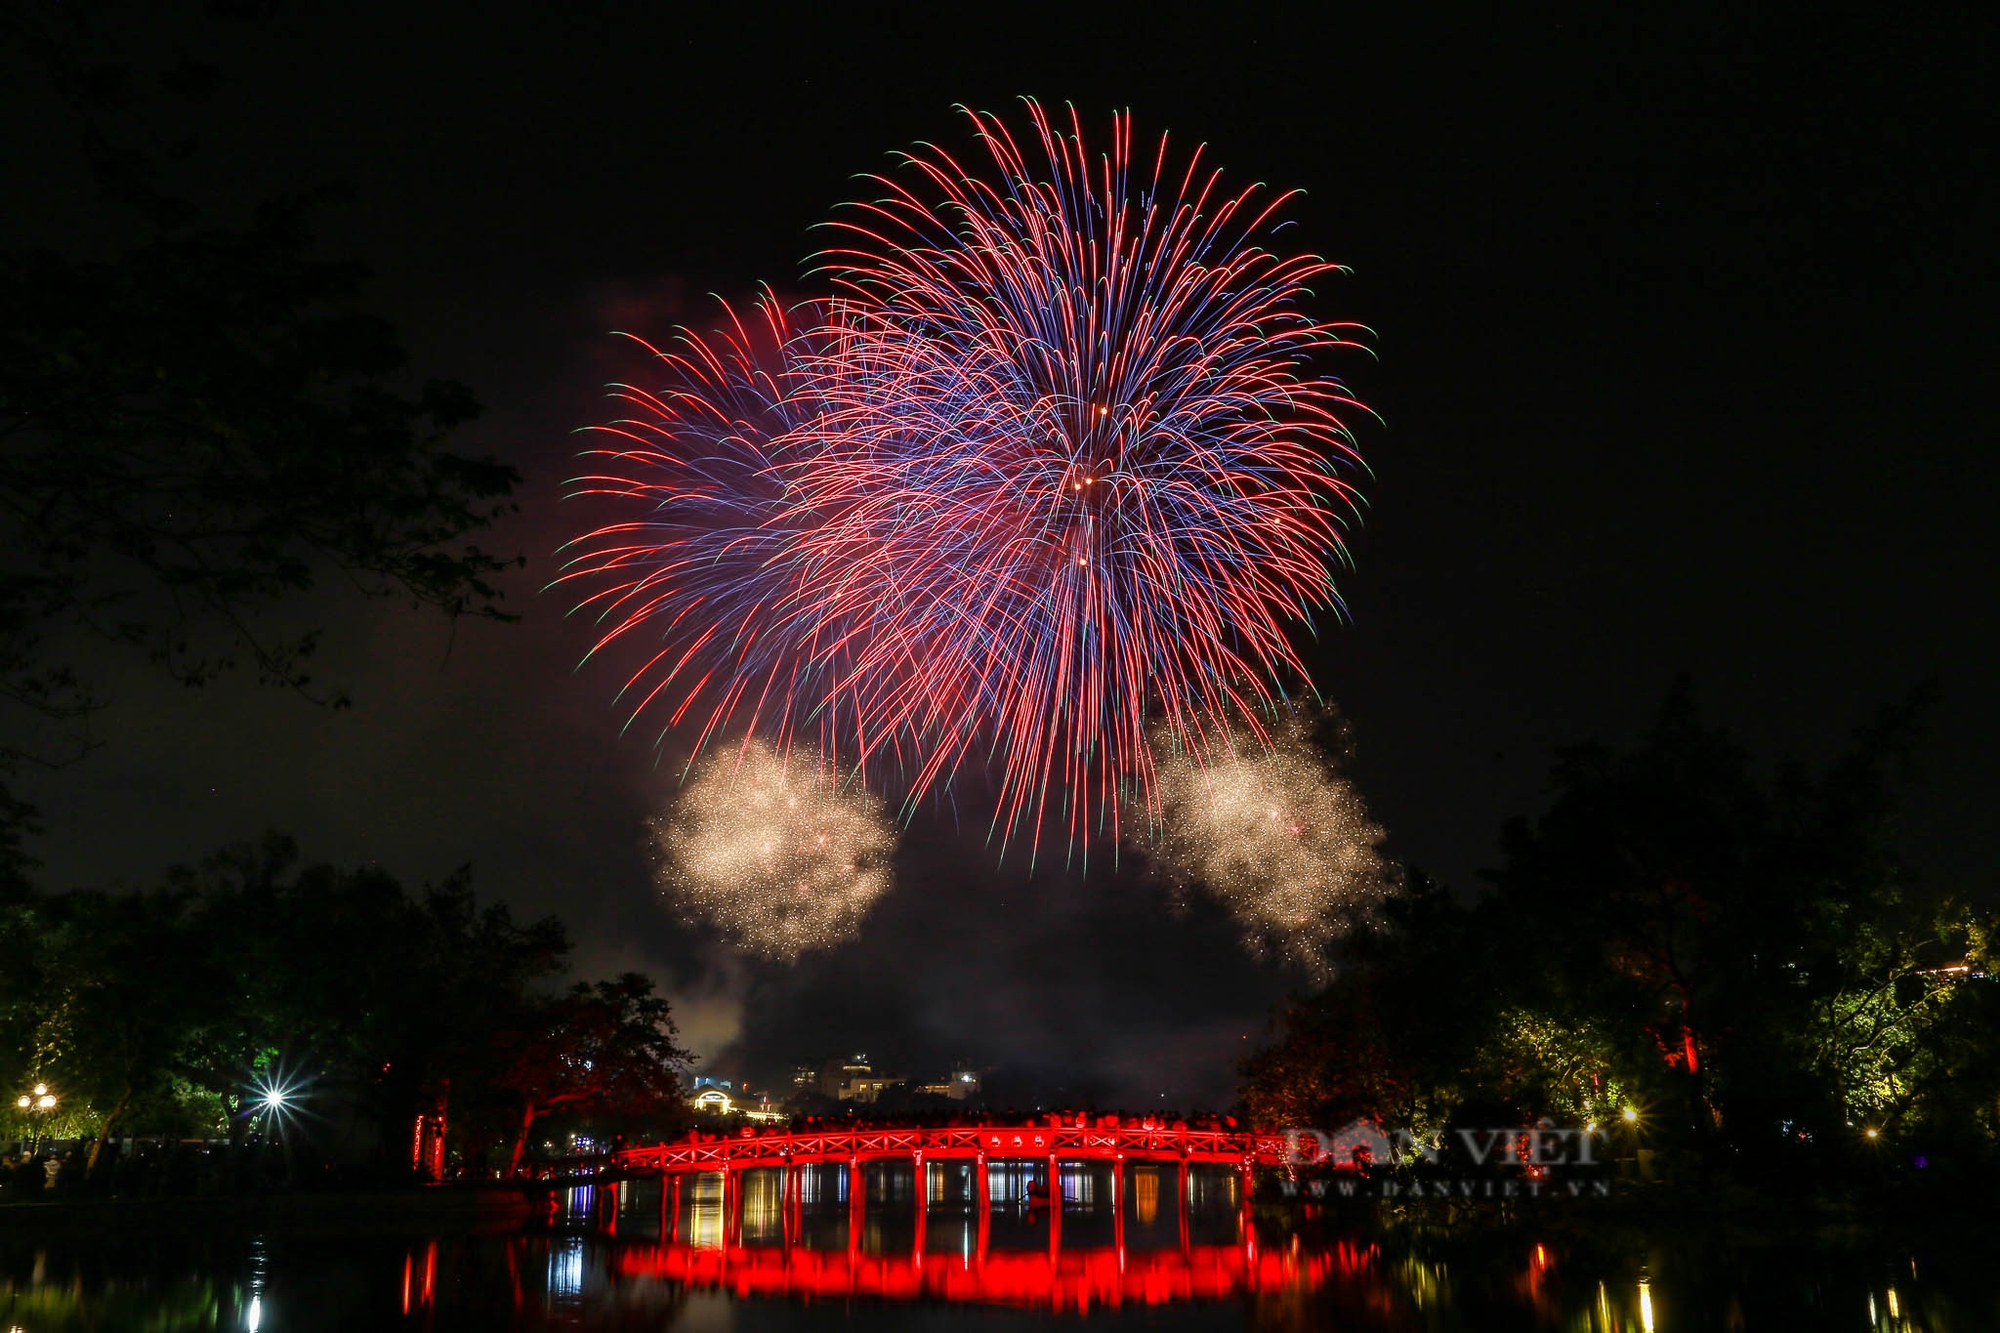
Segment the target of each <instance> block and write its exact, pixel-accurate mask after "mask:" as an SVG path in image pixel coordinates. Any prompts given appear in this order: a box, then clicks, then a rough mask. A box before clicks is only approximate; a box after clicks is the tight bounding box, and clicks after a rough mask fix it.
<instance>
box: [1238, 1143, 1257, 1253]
mask: <svg viewBox="0 0 2000 1333" xmlns="http://www.w3.org/2000/svg"><path fill="white" fill-rule="evenodd" d="M1251 1169H1252V1168H1251V1165H1250V1162H1249V1161H1248V1160H1247V1159H1246V1160H1245V1161H1244V1163H1243V1167H1242V1173H1241V1174H1240V1175H1238V1176H1237V1178H1236V1179H1237V1187H1236V1194H1237V1201H1238V1203H1240V1204H1241V1205H1242V1212H1243V1216H1242V1221H1241V1225H1242V1228H1243V1243H1244V1244H1245V1245H1254V1244H1256V1239H1257V1238H1256V1233H1255V1232H1254V1231H1252V1229H1251V1217H1250V1196H1251V1193H1252V1192H1253V1190H1254V1188H1255V1186H1256V1178H1255V1177H1254V1176H1252V1175H1251Z"/></svg>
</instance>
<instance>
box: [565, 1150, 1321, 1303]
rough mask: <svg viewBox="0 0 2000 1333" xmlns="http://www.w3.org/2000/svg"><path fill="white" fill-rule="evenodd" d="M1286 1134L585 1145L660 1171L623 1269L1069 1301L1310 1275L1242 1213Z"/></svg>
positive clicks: (609, 1207)
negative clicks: (646, 1221) (646, 1228)
mask: <svg viewBox="0 0 2000 1333" xmlns="http://www.w3.org/2000/svg"><path fill="white" fill-rule="evenodd" d="M1058 1120H1060V1121H1062V1122H1066V1123H1051V1122H1052V1121H1058ZM1284 1151H1285V1142H1284V1139H1283V1138H1282V1136H1280V1135H1276V1134H1252V1133H1246V1132H1243V1131H1239V1130H1234V1129H1190V1128H1187V1127H1185V1126H1183V1125H1161V1124H1155V1123H1151V1122H1141V1123H1139V1124H1119V1123H1117V1122H1116V1121H1115V1120H1113V1119H1112V1118H1111V1117H1104V1118H1102V1119H1099V1120H1097V1121H1095V1122H1094V1123H1092V1122H1090V1121H1087V1120H1085V1118H1084V1117H1075V1116H1071V1117H1060V1118H1058V1117H1050V1118H1049V1120H1045V1121H1043V1122H1042V1123H1039V1124H1022V1125H1012V1124H1009V1125H950V1126H938V1127H928V1128H887V1127H873V1126H862V1127H853V1126H827V1127H816V1128H807V1129H801V1130H794V1131H791V1132H787V1133H772V1132H762V1131H757V1130H747V1131H739V1132H738V1133H737V1134H735V1135H731V1136H721V1135H715V1136H708V1137H702V1136H695V1137H692V1138H690V1139H688V1140H686V1141H683V1142H680V1143H670V1144H662V1145H660V1146H657V1147H649V1148H635V1149H630V1150H627V1151H624V1152H620V1153H616V1154H613V1155H612V1156H610V1157H606V1158H602V1159H599V1162H598V1169H597V1171H596V1173H595V1174H594V1176H593V1177H592V1179H594V1181H596V1182H599V1183H605V1184H608V1183H609V1182H611V1181H614V1180H621V1179H622V1180H625V1181H627V1182H631V1181H632V1180H633V1179H634V1178H635V1177H637V1178H643V1177H658V1178H659V1180H660V1192H659V1200H658V1208H659V1232H658V1235H659V1240H660V1244H659V1245H658V1247H657V1248H649V1247H646V1246H644V1245H641V1246H638V1247H633V1248H628V1249H621V1250H620V1251H619V1257H618V1259H617V1260H616V1263H617V1266H618V1267H619V1268H620V1269H621V1270H622V1271H624V1272H626V1273H628V1274H633V1275H638V1274H651V1275H654V1276H659V1277H665V1278H670V1279H673V1280H675V1281H682V1282H691V1283H694V1284H697V1285H704V1286H721V1287H725V1288H729V1289H731V1290H734V1291H736V1292H738V1293H739V1294H744V1295H749V1294H778V1293H787V1294H793V1295H816V1296H836V1295H838V1296H874V1297H881V1298H885V1299H911V1298H919V1297H921V1298H929V1299H942V1300H964V1301H980V1302H997V1303H1003V1304H1016V1305H1018V1304H1028V1305H1040V1306H1054V1307H1056V1308H1060V1309H1083V1308H1088V1307H1089V1306H1091V1305H1093V1304H1116V1303H1118V1302H1119V1301H1121V1300H1126V1301H1139V1302H1155V1301H1169V1300H1189V1299H1202V1298H1207V1297H1216V1296H1224V1295H1229V1294H1231V1293H1240V1292H1246V1291H1274V1290H1284V1289H1290V1288H1294V1287H1298V1286H1301V1285H1304V1286H1317V1285H1319V1283H1320V1282H1321V1281H1322V1280H1323V1279H1324V1275H1325V1274H1324V1269H1325V1262H1326V1261H1325V1260H1324V1259H1323V1258H1312V1257H1308V1258H1300V1257H1299V1256H1297V1255H1294V1254H1290V1253H1277V1252H1268V1251H1266V1252H1260V1250H1259V1248H1258V1245H1257V1237H1256V1231H1255V1228H1254V1227H1253V1226H1252V1223H1251V1218H1250V1196H1251V1183H1252V1173H1253V1171H1254V1170H1255V1169H1256V1168H1257V1167H1259V1166H1278V1165H1281V1164H1282V1163H1283V1161H1284ZM570 1179H571V1180H572V1181H575V1182H576V1183H583V1180H582V1178H581V1177H575V1176H573V1177H570ZM1169 1180H1171V1182H1172V1184H1171V1185H1169V1183H1168V1182H1169ZM649 1193H650V1191H649ZM1051 1199H1053V1201H1054V1206H1053V1207H1051V1206H1050V1200H1051ZM575 1202H576V1203H577V1204H579V1205H581V1208H582V1210H583V1211H584V1212H586V1213H588V1214H594V1215H596V1217H597V1219H598V1222H599V1224H600V1225H603V1226H606V1227H608V1228H612V1229H616V1228H618V1226H619V1216H620V1213H621V1211H622V1212H624V1213H625V1214H626V1215H627V1217H628V1218H629V1217H630V1216H631V1215H632V1214H633V1213H635V1212H636V1213H638V1215H639V1216H643V1215H644V1210H645V1209H647V1208H649V1207H650V1206H651V1200H650V1199H648V1200H647V1201H646V1202H645V1203H643V1204H642V1203H641V1202H640V1201H639V1199H638V1197H636V1191H635V1189H634V1188H633V1187H631V1186H629V1185H628V1186H626V1187H621V1188H616V1189H602V1190H593V1191H591V1192H590V1193H589V1195H580V1196H579V1197H578V1198H577V1199H576V1200H575ZM621 1203H623V1204H624V1205H625V1206H624V1208H623V1209H621V1208H620V1206H619V1205H620V1204H621ZM1107 1213H1108V1214H1109V1217H1108V1218H1107V1217H1106V1214H1107ZM1065 1214H1067V1215H1068V1219H1069V1220H1068V1222H1067V1224H1065ZM1107 1222H1108V1223H1109V1225H1108V1226H1107V1225H1106V1223H1107ZM1065 1232H1067V1233H1068V1234H1067V1235H1066V1234H1065ZM1128 1240H1129V1241H1130V1242H1131V1244H1130V1245H1129V1246H1128ZM1308 1270H1310V1271H1308Z"/></svg>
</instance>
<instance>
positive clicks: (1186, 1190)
mask: <svg viewBox="0 0 2000 1333" xmlns="http://www.w3.org/2000/svg"><path fill="white" fill-rule="evenodd" d="M1174 1192H1175V1193H1176V1194H1177V1195H1178V1196H1179V1197H1180V1206H1179V1209H1178V1211H1179V1213H1180V1221H1181V1249H1182V1250H1183V1251H1185V1250H1186V1249H1187V1248H1188V1213H1189V1212H1190V1211H1192V1210H1193V1208H1194V1168H1193V1167H1191V1166H1190V1165H1189V1164H1188V1160H1187V1158H1185V1157H1183V1158H1182V1159H1181V1160H1180V1161H1179V1162H1178V1163H1176V1164H1175V1166H1174Z"/></svg>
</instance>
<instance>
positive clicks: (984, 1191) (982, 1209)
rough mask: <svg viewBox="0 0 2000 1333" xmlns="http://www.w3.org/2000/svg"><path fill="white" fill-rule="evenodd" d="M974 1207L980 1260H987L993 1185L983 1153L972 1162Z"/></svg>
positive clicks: (991, 1220) (991, 1229)
mask: <svg viewBox="0 0 2000 1333" xmlns="http://www.w3.org/2000/svg"><path fill="white" fill-rule="evenodd" d="M972 1177H973V1191H974V1199H975V1202H974V1205H973V1206H974V1207H975V1208H977V1209H978V1210H979V1211H978V1214H977V1216H976V1218H975V1220H976V1221H977V1222H978V1224H979V1261H980V1263H982V1264H984V1263H985V1262H986V1242H987V1238H988V1237H989V1236H991V1235H992V1232H993V1187H992V1184H991V1182H990V1181H989V1180H988V1179H987V1175H986V1154H985V1153H981V1154H979V1156H978V1157H977V1158H976V1159H974V1161H973V1164H972Z"/></svg>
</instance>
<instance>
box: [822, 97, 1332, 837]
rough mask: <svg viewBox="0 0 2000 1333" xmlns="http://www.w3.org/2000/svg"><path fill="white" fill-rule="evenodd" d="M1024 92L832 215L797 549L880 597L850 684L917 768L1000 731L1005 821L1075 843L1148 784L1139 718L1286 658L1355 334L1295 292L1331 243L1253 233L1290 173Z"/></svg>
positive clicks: (1231, 698)
mask: <svg viewBox="0 0 2000 1333" xmlns="http://www.w3.org/2000/svg"><path fill="white" fill-rule="evenodd" d="M1027 109H1028V114H1029V120H1030V125H1031V131H1032V132H1031V134H1030V135H1029V136H1028V137H1027V139H1026V140H1025V142H1026V143H1027V144H1028V145H1029V147H1028V148H1026V149H1024V148H1023V147H1022V146H1021V143H1020V142H1017V141H1016V139H1015V138H1014V137H1013V135H1012V134H1011V133H1010V132H1009V130H1008V129H1007V127H1006V126H1005V124H1003V123H1002V122H1001V121H1000V120H999V119H998V118H996V117H992V116H985V115H981V114H979V113H976V112H968V113H967V114H968V116H969V118H970V120H971V122H972V125H973V127H974V130H975V133H976V136H977V140H978V144H979V146H980V149H981V157H982V158H983V160H982V161H979V162H975V163H974V164H973V165H971V166H962V165H961V164H960V163H959V162H958V161H957V160H956V159H954V158H952V157H950V156H949V155H947V154H945V153H944V152H942V151H940V150H936V149H924V150H921V151H919V152H917V153H914V154H911V155H908V156H907V157H906V159H905V161H906V164H907V166H908V167H909V172H908V173H906V175H905V176H903V177H900V178H898V179H893V180H892V179H882V180H881V181H880V182H879V183H880V185H881V186H882V188H883V190H884V191H885V194H884V197H883V198H882V199H880V200H879V201H877V202H876V203H873V204H869V205H865V206H863V207H862V208H861V211H860V212H859V213H858V214H851V215H849V217H848V218H847V219H846V220H844V221H843V222H841V223H839V224H837V225H839V226H840V227H842V228H844V234H845V236H846V241H845V242H844V243H843V244H842V245H841V246H839V247H838V248H835V249H832V250H830V251H828V252H827V253H826V255H825V256H824V261H823V262H824V263H825V265H826V266H827V268H828V269H830V270H831V271H832V273H833V275H834V278H835V281H836V284H837V293H838V294H837V295H836V297H835V299H834V300H833V301H832V303H831V305H830V307H829V308H830V311H831V316H830V319H829V321H828V325H827V328H826V330H825V337H824V340H823V344H822V350H821V351H820V352H819V353H818V354H817V355H815V356H812V357H809V358H808V359H807V360H806V362H805V363H804V368H805V369H806V370H807V371H808V372H809V373H811V374H812V375H813V376H814V377H815V390H816V393H817V395H818V398H819V407H820V411H819V413H818V415H817V416H816V417H815V419H814V421H813V423H812V425H811V426H809V427H808V428H807V431H808V433H809V434H810V435H811V437H812V439H813V442H814V445H815V447H816V449H817V451H818V456H819V459H820V460H821V465H819V466H815V467H814V468H812V469H811V470H810V471H809V472H805V473H801V474H800V475H799V478H798V482H799V487H800V491H801V493H802V496H803V497H808V498H810V500H811V502H812V503H813V506H814V508H815V509H816V510H817V511H818V512H820V513H821V514H823V515H825V516H826V520H827V521H825V522H823V523H822V524H820V525H819V526H817V527H815V528H814V530H813V531H812V532H811V533H809V534H807V537H806V541H805V544H804V550H803V552H802V558H803V559H804V560H805V562H806V563H807V564H808V565H809V566H811V567H812V568H814V569H815V570H817V571H820V577H821V578H823V579H825V580H827V581H828V582H829V583H832V582H833V581H835V580H837V581H838V584H839V586H840V587H841V589H842V590H843V593H844V595H845V596H847V597H848V598H851V599H853V601H855V602H858V603H860V604H862V605H865V606H866V607H867V608H868V616H869V619H870V622H871V634H870V635H869V638H868V641H867V642H866V643H865V644H864V645H860V646H859V647H858V649H857V665H858V667H859V671H858V673H857V674H858V676H859V677H860V678H861V679H863V680H865V682H866V688H865V689H864V691H863V692H862V693H861V695H860V696H859V697H858V698H857V701H856V708H857V710H858V713H859V715H860V716H861V717H862V718H863V719H864V720H867V721H869V722H870V723H872V731H873V733H874V736H875V737H876V740H875V742H874V743H875V744H877V745H885V744H889V743H890V742H891V738H892V737H893V738H898V739H901V740H905V741H907V743H908V744H909V746H910V748H911V749H913V750H914V751H915V752H917V753H919V754H921V755H922V756H923V759H922V764H921V766H920V767H919V769H918V770H917V771H916V772H915V773H914V774H913V775H912V781H911V783H910V785H911V787H912V789H913V790H915V791H919V792H921V791H922V790H924V789H925V788H926V787H928V786H929V785H930V784H931V783H932V782H934V781H937V780H940V779H946V778H949V776H950V775H951V774H952V773H953V772H954V771H955V769H956V768H957V766H958V765H959V764H960V763H961V762H962V761H963V760H964V759H965V758H966V757H968V756H971V755H977V756H979V757H980V758H981V759H984V758H985V757H986V756H988V755H991V756H993V757H994V758H995V759H996V760H997V767H998V782H999V786H1000V799H999V804H998V808H999V820H998V822H1000V823H1001V824H1003V825H1006V826H1009V827H1014V826H1018V825H1021V824H1027V825H1030V826H1032V827H1033V828H1034V829H1035V830H1036V831H1037V833H1039V832H1040V830H1041V829H1042V828H1043V827H1044V825H1045V821H1046V819H1047V817H1048V816H1049V815H1050V814H1051V813H1054V814H1056V815H1057V816H1058V818H1059V819H1060V821H1061V822H1062V824H1063V825H1065V826H1066V827H1067V831H1068V834H1069V837H1070V840H1071V842H1072V843H1073V844H1074V843H1075V842H1077V841H1078V840H1079V839H1080V838H1087V837H1088V836H1089V835H1090V834H1091V833H1093V832H1096V831H1098V830H1099V828H1100V827H1102V826H1103V825H1104V824H1106V823H1108V824H1109V827H1108V828H1107V829H1105V830H1104V831H1107V832H1109V833H1111V835H1112V836H1113V837H1114V838H1115V836H1116V833H1117V829H1116V821H1117V818H1118V809H1119V799H1118V798H1119V797H1120V795H1121V793H1124V792H1127V791H1130V790H1137V791H1138V792H1139V793H1140V797H1141V800H1140V804H1141V805H1142V806H1144V807H1147V808H1152V807H1153V806H1154V805H1155V804H1156V802H1155V800H1154V798H1153V793H1152V788H1153V782H1152V771H1151V768H1152V765H1151V758H1150V755H1149V752H1148V748H1147V741H1146V738H1147V734H1148V730H1149V728H1150V727H1151V726H1153V725H1155V724H1157V725H1159V726H1162V727H1164V729H1165V730H1166V731H1167V732H1168V733H1169V734H1170V735H1172V736H1173V737H1174V738H1175V743H1176V744H1177V745H1179V746H1180V747H1182V748H1183V749H1185V750H1187V751H1189V752H1191V753H1194V754H1196V755H1206V754H1209V753H1217V752H1220V750H1221V748H1222V746H1223V743H1224V737H1225V735H1226V733H1227V730H1228V725H1229V724H1228V721H1227V720H1228V719H1230V718H1239V717H1255V716H1258V715H1259V714H1260V713H1263V712H1267V711H1269V710H1270V709H1271V708H1272V707H1273V706H1274V705H1276V704H1277V703H1279V701H1280V699H1281V695H1282V691H1283V690H1284V689H1285V688H1286V687H1287V685H1288V684H1290V683H1294V682H1296V681H1298V680H1300V679H1302V678H1303V677H1304V675H1305V672H1304V668H1303V664H1302V663H1301V662H1300V660H1299V658H1298V655H1297V653H1296V651H1295V649H1294V647H1293V645H1292V643H1291V640H1290V638H1289V631H1290V630H1291V628H1292V627H1293V626H1294V625H1297V624H1301V623H1304V624H1307V625H1309V624H1310V623H1311V620H1312V617H1313V615H1314V613H1315V612H1316V611H1317V612H1325V611H1337V610H1338V609H1339V605H1340V603H1339V599H1338V597H1337V595H1336V593H1335V589H1334V584H1333V578H1332V571H1333V569H1334V568H1335V567H1336V566H1338V565H1340V564H1341V563H1343V562H1344V560H1345V558H1346V551H1345V546H1344V544H1343V540H1342V524H1343V522H1344V521H1345V520H1346V519H1347V517H1348V516H1349V515H1350V514H1351V512H1352V509H1353V507H1354V505H1355V503H1356V496H1355V493H1354V491H1353V489H1352V486H1351V484H1350V482H1349V480H1348V476H1349V475H1351V473H1352V472H1353V471H1354V470H1356V469H1358V468H1359V458H1358V455H1357V454H1356V453H1355V451H1354V447H1353V443H1352V439H1351V437H1350V434H1349V432H1348V429H1347V426H1346V425H1345V423H1344V416H1345V415H1347V414H1349V413H1351V412H1357V411H1360V410H1361V409H1360V408H1359V406H1358V404H1356V403H1355V402H1354V400H1353V399H1352V398H1351V397H1350V396H1349V395H1348V394H1347V392H1346V390H1345V389H1344V388H1343V387H1342V386H1341V385H1340V384H1339V382H1337V381H1335V380H1333V379H1330V378H1327V377H1326V376H1324V375H1323V374H1320V373H1318V372H1317V371H1316V370H1315V369H1314V367H1313V364H1312V363H1313V362H1314V361H1315V360H1316V359H1317V358H1318V357H1320V356H1321V355H1323V354H1325V353H1328V352H1332V351H1335V350H1339V349H1345V348H1349V347H1352V346H1354V343H1353V340H1352V335H1353V334H1354V332H1355V326H1352V325H1336V324H1328V323H1324V322H1322V321H1320V320H1318V319H1316V318H1314V317H1312V316H1311V315H1309V314H1307V313H1305V310H1304V303H1305V300H1306V298H1307V296H1308V291H1307V285H1308V284H1309V283H1311V282H1312V281H1314V280H1315V279H1318V278H1322V277H1324V276H1326V275H1328V274H1331V273H1333V272H1335V271H1336V266H1335V265H1333V264H1330V263H1328V262H1326V261H1324V260H1322V259H1319V258H1317V257H1314V256H1290V257H1287V256H1285V255H1281V254H1278V253H1275V252H1273V251H1271V250H1268V249H1265V248H1263V246H1262V245H1261V244H1259V243H1258V238H1259V237H1261V236H1263V235H1265V234H1266V233H1268V232H1269V231H1270V230H1271V228H1272V225H1273V220H1274V217H1275V215H1276V211H1277V210H1278V209H1279V208H1280V207H1281V206H1282V205H1283V204H1284V202H1285V198H1286V197H1285V196H1277V197H1266V196H1264V195H1262V194H1261V193H1260V192H1259V191H1257V190H1256V189H1254V188H1253V189H1248V190H1241V191H1236V192H1231V191H1227V190H1225V189H1223V187H1222V184H1221V180H1220V174H1219V173H1218V172H1216V171H1213V170H1210V169H1208V168H1206V167H1205V166H1204V165H1203V164H1202V161H1201V158H1202V154H1201V153H1200V152H1199V151H1197V152H1195V153H1193V154H1190V155H1189V156H1188V157H1187V159H1186V160H1185V161H1184V162H1180V163H1175V162H1174V160H1173V158H1172V155H1171V154H1170V153H1169V152H1168V146H1167V143H1166V141H1165V140H1164V139H1162V140H1161V141H1160V143H1159V145H1158V147H1157V149H1156V150H1147V149H1141V150H1139V151H1137V152H1135V149H1134V144H1133V138H1132V128H1131V123H1130V121H1129V119H1127V118H1124V117H1115V118H1114V119H1113V121H1112V125H1111V131H1110V135H1109V140H1108V144H1107V145H1106V147H1105V151H1104V152H1103V153H1102V155H1101V156H1093V154H1092V151H1091V150H1090V149H1089V148H1087V147H1086V142H1085V135H1084V131H1083V128H1082V125H1081V123H1080V121H1079V120H1078V119H1077V118H1076V117H1075V115H1074V113H1072V115H1071V116H1070V118H1069V120H1068V122H1067V124H1061V125H1059V124H1057V123H1056V122H1055V121H1053V120H1051V119H1050V117H1048V116H1047V115H1046V114H1045V113H1044V111H1043V110H1042V108H1041V107H1039V106H1037V105H1035V104H1034V103H1032V102H1030V103H1028V106H1027ZM863 757H864V758H865V757H866V756H865V755H864V756H863Z"/></svg>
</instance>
